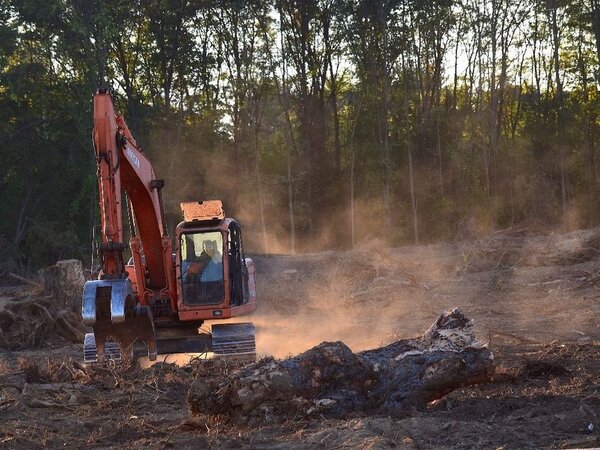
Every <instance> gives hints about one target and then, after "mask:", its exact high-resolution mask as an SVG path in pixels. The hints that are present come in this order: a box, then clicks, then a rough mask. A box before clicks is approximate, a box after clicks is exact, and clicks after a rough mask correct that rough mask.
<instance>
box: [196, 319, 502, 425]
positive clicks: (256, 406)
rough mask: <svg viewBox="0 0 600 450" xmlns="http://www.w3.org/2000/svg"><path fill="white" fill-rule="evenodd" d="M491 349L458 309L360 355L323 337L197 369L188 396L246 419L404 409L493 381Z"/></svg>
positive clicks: (200, 405) (213, 410)
mask: <svg viewBox="0 0 600 450" xmlns="http://www.w3.org/2000/svg"><path fill="white" fill-rule="evenodd" d="M493 373H494V362H493V356H492V353H491V352H490V351H489V350H488V349H487V348H486V346H485V345H483V344H482V343H481V342H479V341H478V340H477V339H475V336H474V333H473V322H472V321H471V320H469V319H468V318H467V317H465V316H464V315H463V314H462V313H461V312H460V311H459V310H457V309H455V310H453V311H451V312H446V313H444V314H442V315H441V316H440V317H439V318H438V319H437V320H436V322H435V323H434V324H433V325H432V326H431V327H430V328H429V330H427V332H426V333H425V334H424V335H423V336H421V337H419V338H416V339H408V340H400V341H397V342H394V343H392V344H390V345H387V346H385V347H382V348H377V349H373V350H368V351H364V352H360V353H357V354H355V353H352V351H351V350H350V349H349V348H348V347H347V346H346V345H345V344H344V343H342V342H324V343H322V344H320V345H318V346H316V347H314V348H312V349H310V350H308V351H306V352H304V353H302V354H300V355H298V356H296V357H293V358H289V359H286V360H282V361H277V360H275V359H273V358H267V359H264V360H262V361H259V362H256V363H253V364H251V365H248V366H245V367H242V368H240V369H238V370H236V371H235V372H233V373H232V374H231V375H230V376H226V375H223V374H222V375H210V376H205V375H198V376H197V377H196V380H195V381H194V383H193V384H192V386H191V388H190V391H189V394H188V404H189V406H190V409H191V411H192V413H194V414H226V415H228V416H230V417H231V418H233V419H234V420H238V421H242V422H247V421H250V422H256V421H270V420H287V419H290V418H293V417H302V416H310V415H312V414H319V415H323V416H326V417H336V418H342V417H347V416H348V415H350V414H352V413H363V412H371V413H372V412H379V413H387V414H393V415H401V414H404V413H406V412H407V411H409V410H411V409H412V408H414V407H422V406H424V405H426V404H427V403H428V402H431V401H433V400H436V399H439V398H441V397H443V396H444V395H446V394H448V393H449V392H451V391H453V390H455V389H457V388H459V387H462V386H466V385H471V384H476V383H484V382H488V381H490V380H491V377H492V375H493Z"/></svg>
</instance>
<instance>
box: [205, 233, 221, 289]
mask: <svg viewBox="0 0 600 450" xmlns="http://www.w3.org/2000/svg"><path fill="white" fill-rule="evenodd" d="M202 246H203V251H202V254H201V255H200V258H201V260H203V261H206V266H205V267H204V270H203V271H202V273H201V275H200V281H202V282H206V281H221V280H222V279H223V259H222V256H221V252H220V251H219V249H218V248H217V241H214V240H206V241H204V243H203V244H202Z"/></svg>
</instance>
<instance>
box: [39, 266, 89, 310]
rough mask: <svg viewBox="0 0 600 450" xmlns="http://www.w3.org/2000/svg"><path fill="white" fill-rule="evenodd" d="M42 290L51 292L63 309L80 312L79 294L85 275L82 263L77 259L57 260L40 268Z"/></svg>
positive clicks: (81, 292) (81, 291) (80, 294)
mask: <svg viewBox="0 0 600 450" xmlns="http://www.w3.org/2000/svg"><path fill="white" fill-rule="evenodd" d="M40 278H41V279H42V285H43V286H44V292H45V293H46V294H49V295H50V294H51V295H52V296H53V297H54V299H55V301H56V302H58V304H60V306H61V307H62V308H63V309H66V310H68V311H73V312H78V313H80V312H81V296H82V294H83V285H84V284H85V277H84V275H83V264H81V261H79V260H77V259H66V260H63V261H58V262H57V263H56V265H54V266H50V267H46V268H45V269H42V270H40Z"/></svg>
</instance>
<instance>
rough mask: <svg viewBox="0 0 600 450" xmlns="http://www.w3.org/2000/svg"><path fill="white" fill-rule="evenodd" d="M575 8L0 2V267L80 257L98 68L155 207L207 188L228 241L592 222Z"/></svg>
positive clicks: (593, 115)
mask: <svg viewBox="0 0 600 450" xmlns="http://www.w3.org/2000/svg"><path fill="white" fill-rule="evenodd" d="M592 6H593V5H592ZM592 12H593V11H591V10H588V9H586V8H581V7H580V5H579V4H578V3H577V2H574V1H564V2H537V3H535V5H529V4H527V3H522V2H515V1H513V0H500V1H494V2H491V1H486V2H478V1H475V0H465V1H462V2H454V1H451V0H439V1H421V0H410V1H406V2H398V1H394V0H390V1H382V2H373V1H367V0H352V1H341V0H312V1H308V2H306V1H304V2H303V1H295V0H281V1H261V0H254V1H251V2H246V1H238V0H210V1H205V2H191V1H187V0H134V1H133V2H132V1H128V2H125V1H124V0H110V1H98V0H48V1H44V2H36V1H31V0H0V160H1V161H2V164H1V165H0V194H1V195H0V217H2V220H1V221H0V245H2V246H3V248H5V251H4V252H3V258H4V261H3V262H2V265H10V266H11V267H13V268H15V269H18V268H21V269H23V270H26V269H28V268H34V267H38V266H41V265H44V264H49V263H53V262H54V260H55V259H57V258H62V257H78V258H84V259H85V258H86V257H87V255H88V253H89V241H90V237H91V229H92V227H93V226H94V225H95V224H97V221H98V218H97V203H98V194H97V193H96V173H95V165H94V160H93V156H92V155H93V152H92V149H91V140H90V133H91V126H92V124H91V98H92V94H93V92H94V91H95V90H96V89H97V88H98V87H100V86H103V85H109V86H111V87H112V88H113V89H114V92H115V103H116V105H117V108H118V109H119V110H120V111H122V112H123V113H124V114H125V117H126V120H127V122H128V123H129V125H130V128H131V129H132V130H133V132H134V134H135V136H136V138H137V140H138V142H140V143H141V144H142V146H143V147H144V148H145V150H146V151H147V153H148V154H149V156H150V157H151V158H152V160H153V162H154V164H155V168H156V172H157V173H158V174H159V176H160V177H162V178H165V179H166V182H167V183H166V188H165V191H164V194H165V208H166V211H167V215H168V222H169V223H170V224H172V225H173V224H175V223H177V222H178V221H179V207H178V204H179V202H180V201H185V200H194V199H202V198H222V199H224V200H225V203H226V206H227V209H228V212H229V213H231V214H232V215H235V216H238V217H239V218H241V219H242V222H243V223H244V225H245V227H246V228H247V229H248V232H249V233H250V234H251V235H253V237H250V238H248V239H247V241H248V242H249V243H250V247H251V248H250V250H255V251H270V250H272V249H269V248H265V247H264V245H265V244H264V242H265V241H264V240H263V239H262V236H263V235H265V237H266V238H267V240H266V242H267V246H268V245H269V244H268V242H273V243H279V247H280V249H281V250H282V251H290V250H291V245H292V235H293V236H294V238H293V239H294V249H295V250H298V249H316V248H319V247H321V246H323V245H326V246H331V247H344V246H348V245H351V243H352V241H353V240H354V242H357V241H360V240H362V239H368V238H373V237H377V238H381V237H385V238H386V239H388V240H389V242H390V243H393V244H401V243H406V242H412V241H413V240H415V239H416V238H417V236H418V239H420V240H421V241H432V240H437V239H453V238H455V237H457V236H458V237H461V236H464V230H468V232H470V233H472V232H477V233H481V232H489V231H491V230H493V229H495V228H497V227H509V226H515V225H516V224H519V223H525V222H530V221H534V222H537V223H542V224H544V225H545V226H548V227H553V226H563V227H579V226H591V225H596V224H598V223H599V222H600V213H599V211H600V208H598V206H599V205H598V202H599V200H598V199H599V198H600V195H598V194H600V182H599V180H600V161H599V160H600V155H599V152H598V147H599V146H600V102H599V100H600V98H599V93H598V74H599V73H600V70H599V69H598V67H599V61H598V52H599V50H598V49H600V45H598V42H596V40H595V39H596V34H594V30H595V29H596V28H595V27H600V25H597V24H596V25H595V24H594V23H592V20H596V19H595V17H596V16H595V15H594V14H592ZM598 29H600V28H598ZM558 31H559V32H558ZM598 36H599V37H600V33H599V34H598ZM455 67H456V70H457V72H456V73H455V72H454V71H455ZM351 207H352V211H353V214H354V216H353V217H352V216H351V215H350V211H351ZM352 223H354V228H351V224H352ZM263 226H264V227H265V228H263ZM257 236H261V237H257ZM273 246H275V244H273Z"/></svg>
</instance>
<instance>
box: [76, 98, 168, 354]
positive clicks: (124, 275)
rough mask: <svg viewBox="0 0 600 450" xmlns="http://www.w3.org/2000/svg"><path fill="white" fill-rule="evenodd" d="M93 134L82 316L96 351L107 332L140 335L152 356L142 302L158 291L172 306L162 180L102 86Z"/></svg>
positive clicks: (149, 322) (123, 339)
mask: <svg viewBox="0 0 600 450" xmlns="http://www.w3.org/2000/svg"><path fill="white" fill-rule="evenodd" d="M93 139H94V151H95V155H96V163H97V175H98V191H99V197H100V198H99V203H100V220H101V230H102V242H101V243H100V245H99V248H98V251H99V256H100V264H101V271H100V275H99V279H98V280H94V281H89V282H87V283H86V285H85V287H84V297H83V309H82V310H83V320H84V323H85V324H86V325H89V326H92V327H93V328H94V334H95V342H96V345H97V348H98V355H99V359H101V356H103V353H104V352H103V350H104V348H103V345H104V341H105V340H106V339H107V338H113V339H115V340H117V341H118V342H120V343H121V344H124V343H125V344H130V343H132V342H134V341H135V340H139V339H141V340H143V341H144V342H145V343H146V344H147V345H148V348H149V349H150V356H153V355H152V353H155V351H153V350H152V349H153V347H155V343H154V342H153V341H154V324H153V317H152V312H151V308H149V302H151V301H154V299H156V298H161V299H164V300H167V301H168V304H169V305H170V307H171V309H172V310H173V311H174V310H175V309H176V307H177V289H176V284H175V273H174V265H173V260H172V251H171V241H170V238H169V236H168V235H167V234H166V233H165V229H166V227H165V224H164V214H163V209H162V200H161V194H160V190H161V188H162V187H163V186H164V182H163V181H162V180H158V179H156V176H155V174H154V169H153V167H152V164H151V163H150V160H149V159H148V158H147V157H146V155H145V154H144V153H143V152H142V150H141V148H140V147H139V146H138V145H137V143H136V141H135V139H134V137H133V136H132V134H131V132H130V131H129V128H128V127H127V124H126V123H125V120H124V119H123V117H122V116H120V115H117V114H116V113H115V110H114V106H113V103H112V98H111V96H110V93H109V92H107V91H102V90H100V91H98V93H97V94H96V95H95V96H94V131H93ZM123 194H126V195H125V196H124V195H123ZM124 197H125V198H126V199H127V200H126V201H128V202H129V203H130V204H129V205H127V207H128V208H131V210H132V216H133V217H132V221H133V223H134V227H133V228H134V229H135V230H136V232H134V234H133V236H131V239H130V243H129V246H130V248H131V252H132V256H133V264H134V270H133V271H132V274H133V276H134V277H135V280H133V281H134V283H133V284H132V282H131V281H132V280H130V279H129V278H128V272H127V270H126V268H125V262H124V252H125V250H126V248H127V245H126V244H125V243H124V242H123V217H122V216H123V213H122V210H123V207H122V204H121V203H122V201H123V198H124ZM126 319H127V324H125V321H126ZM119 324H122V325H119Z"/></svg>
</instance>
